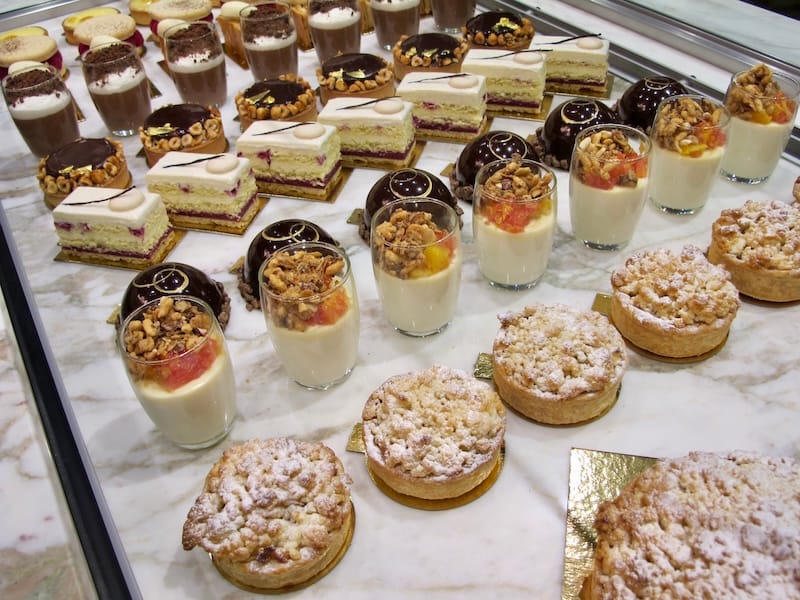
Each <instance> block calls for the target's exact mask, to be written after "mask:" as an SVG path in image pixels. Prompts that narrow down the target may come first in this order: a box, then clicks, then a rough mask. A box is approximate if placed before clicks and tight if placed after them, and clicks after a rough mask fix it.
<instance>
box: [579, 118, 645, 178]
mask: <svg viewBox="0 0 800 600" xmlns="http://www.w3.org/2000/svg"><path fill="white" fill-rule="evenodd" d="M639 156H640V154H639V152H638V151H636V150H634V149H633V147H632V146H631V145H630V143H629V142H628V136H627V135H626V134H625V132H624V131H622V130H620V129H613V130H611V129H604V130H601V131H596V132H594V133H593V134H592V135H590V136H589V137H586V138H583V139H582V140H581V141H580V144H579V145H578V152H577V159H578V160H577V161H576V162H575V164H574V165H573V168H574V169H575V174H576V176H577V177H579V178H580V180H581V181H582V182H583V183H584V184H586V185H589V186H592V187H596V188H600V189H612V188H613V187H614V186H623V187H636V185H637V184H638V182H639V178H640V177H647V161H646V160H642V161H636V160H635V159H636V158H638V157H639Z"/></svg>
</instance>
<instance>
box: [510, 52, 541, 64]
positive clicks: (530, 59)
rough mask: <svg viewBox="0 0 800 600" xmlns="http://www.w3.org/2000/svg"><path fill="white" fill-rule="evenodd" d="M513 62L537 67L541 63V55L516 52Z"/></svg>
mask: <svg viewBox="0 0 800 600" xmlns="http://www.w3.org/2000/svg"><path fill="white" fill-rule="evenodd" d="M513 60H514V62H515V63H519V64H521V65H538V64H539V63H540V62H542V55H541V54H539V53H537V52H517V53H516V54H515V55H514V59H513Z"/></svg>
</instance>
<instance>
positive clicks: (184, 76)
mask: <svg viewBox="0 0 800 600" xmlns="http://www.w3.org/2000/svg"><path fill="white" fill-rule="evenodd" d="M188 27H192V28H193V30H196V32H197V33H196V35H193V36H188V35H185V34H181V33H180V32H181V31H182V30H184V29H187V28H188ZM164 54H165V56H166V59H167V66H168V67H169V71H170V73H171V75H172V80H173V81H174V82H175V87H176V88H177V89H178V94H179V95H180V97H181V100H183V101H184V102H187V103H195V104H200V105H201V106H214V107H218V106H222V105H223V104H225V100H226V99H227V97H228V83H227V80H226V77H225V54H224V53H223V51H222V43H221V42H220V39H219V35H217V29H216V25H215V24H214V23H209V22H207V21H192V22H191V23H180V24H177V25H173V26H172V27H170V28H169V29H167V30H166V31H165V32H164Z"/></svg>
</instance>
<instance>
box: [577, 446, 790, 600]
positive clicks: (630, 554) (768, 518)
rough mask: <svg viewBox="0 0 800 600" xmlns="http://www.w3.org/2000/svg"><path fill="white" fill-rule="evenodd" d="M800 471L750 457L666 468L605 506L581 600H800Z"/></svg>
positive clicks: (703, 459) (782, 461)
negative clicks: (799, 578)
mask: <svg viewBox="0 0 800 600" xmlns="http://www.w3.org/2000/svg"><path fill="white" fill-rule="evenodd" d="M798 497H800V465H798V463H797V462H796V461H794V460H792V459H790V458H779V457H766V456H760V455H757V454H754V453H749V452H731V453H727V454H719V455H717V454H711V453H705V452H693V453H690V454H689V455H688V456H686V457H682V458H676V459H670V460H661V461H658V462H657V463H656V464H655V465H654V466H653V467H651V468H649V469H648V470H646V471H645V472H644V473H642V474H641V475H639V476H638V477H637V478H636V479H634V480H633V482H631V483H630V484H629V485H628V486H627V487H626V488H624V489H623V490H622V492H621V493H620V494H619V496H618V497H617V498H616V499H614V500H612V501H610V502H604V503H603V504H601V505H600V508H599V510H598V512H597V518H596V520H595V529H596V530H597V549H596V551H595V557H594V566H593V570H592V571H591V573H590V574H589V576H588V578H587V580H586V583H585V585H584V589H583V590H582V593H581V597H582V598H583V599H584V600H600V599H602V600H608V599H611V598H686V599H694V598H715V599H734V598H735V599H739V600H742V599H753V600H755V599H766V598H783V599H788V598H794V599H797V598H800V581H798V570H797V565H798V562H800V502H798V501H797V499H798Z"/></svg>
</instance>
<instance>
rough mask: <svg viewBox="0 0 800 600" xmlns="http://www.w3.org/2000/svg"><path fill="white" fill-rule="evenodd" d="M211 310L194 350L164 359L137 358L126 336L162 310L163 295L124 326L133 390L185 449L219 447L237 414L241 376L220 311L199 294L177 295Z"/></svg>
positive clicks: (125, 358) (124, 357)
mask: <svg viewBox="0 0 800 600" xmlns="http://www.w3.org/2000/svg"><path fill="white" fill-rule="evenodd" d="M172 298H173V299H174V301H175V303H178V302H180V301H186V302H189V303H191V304H192V305H194V306H195V307H197V309H198V310H199V311H201V312H203V313H205V314H207V315H208V316H209V317H210V319H211V327H209V329H208V331H207V332H206V333H205V334H204V335H203V339H202V340H201V341H200V342H199V343H198V344H197V345H195V346H194V347H193V348H191V349H189V350H186V351H184V352H182V353H180V354H178V355H176V356H172V357H170V358H166V359H163V360H145V359H144V358H141V357H136V356H131V355H130V354H129V353H128V352H127V351H126V349H125V341H124V340H125V335H126V333H127V332H128V330H129V329H130V328H131V324H132V323H133V322H134V321H136V322H142V319H143V316H144V315H145V314H146V313H149V312H151V311H152V310H153V309H154V308H157V307H158V305H159V302H160V301H161V298H157V299H155V300H152V301H150V302H148V303H146V304H143V305H142V306H140V307H139V308H137V309H136V310H134V311H133V312H131V314H130V315H128V317H127V318H126V319H125V321H124V322H123V323H122V326H121V327H120V330H119V338H118V343H119V348H120V353H121V354H122V360H123V362H124V364H125V368H126V371H127V374H128V379H129V381H130V382H131V386H132V387H133V391H134V393H135V394H136V397H137V398H138V399H139V402H140V403H141V405H142V408H144V410H145V412H146V413H147V415H148V416H149V417H150V419H151V420H152V421H153V423H155V425H156V427H157V428H158V429H159V430H160V431H161V433H163V434H164V435H165V436H166V437H167V438H168V439H169V440H170V441H172V442H173V443H175V444H177V445H178V446H181V447H182V448H188V449H197V448H207V447H209V446H213V445H214V444H216V443H217V442H219V441H220V440H222V439H223V438H224V437H225V436H226V435H228V432H229V431H230V429H231V427H232V426H233V421H234V419H235V418H236V380H235V378H234V375H233V366H232V364H231V359H230V355H229V354H228V349H227V346H226V344H225V337H224V336H223V334H222V329H221V328H220V325H219V322H218V321H217V318H216V317H215V316H214V311H213V310H212V309H211V307H210V306H209V305H208V304H206V303H205V302H204V301H202V300H200V299H199V298H195V297H193V296H184V295H180V294H178V295H174V296H172Z"/></svg>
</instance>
